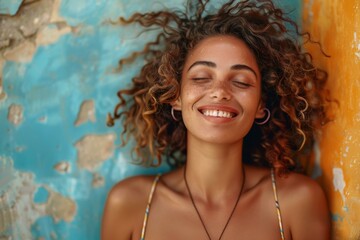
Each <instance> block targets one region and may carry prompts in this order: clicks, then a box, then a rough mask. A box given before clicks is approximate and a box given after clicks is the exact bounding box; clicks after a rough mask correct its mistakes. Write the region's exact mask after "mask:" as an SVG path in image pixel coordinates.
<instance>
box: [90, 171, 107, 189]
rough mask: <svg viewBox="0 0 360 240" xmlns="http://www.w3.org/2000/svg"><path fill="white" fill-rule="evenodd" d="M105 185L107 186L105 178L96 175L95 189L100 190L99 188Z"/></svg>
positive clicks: (94, 178)
mask: <svg viewBox="0 0 360 240" xmlns="http://www.w3.org/2000/svg"><path fill="white" fill-rule="evenodd" d="M104 184H105V178H104V177H103V176H101V175H100V174H98V173H94V174H93V180H92V186H93V187H94V188H99V187H102V186H104Z"/></svg>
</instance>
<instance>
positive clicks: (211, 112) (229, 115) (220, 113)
mask: <svg viewBox="0 0 360 240" xmlns="http://www.w3.org/2000/svg"><path fill="white" fill-rule="evenodd" d="M200 112H201V113H202V114H203V115H205V116H209V117H219V118H234V117H236V113H233V112H227V111H223V110H208V109H204V110H200Z"/></svg>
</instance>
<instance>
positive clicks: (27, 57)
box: [3, 41, 36, 62]
mask: <svg viewBox="0 0 360 240" xmlns="http://www.w3.org/2000/svg"><path fill="white" fill-rule="evenodd" d="M35 51H36V46H35V44H34V43H32V42H30V41H24V42H22V43H20V44H18V45H17V46H15V47H13V48H9V49H6V50H5V51H4V54H3V56H4V58H5V59H6V60H8V61H14V62H30V61H31V60H32V58H33V56H34V53H35Z"/></svg>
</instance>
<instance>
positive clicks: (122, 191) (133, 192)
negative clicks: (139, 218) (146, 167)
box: [108, 176, 154, 205]
mask: <svg viewBox="0 0 360 240" xmlns="http://www.w3.org/2000/svg"><path fill="white" fill-rule="evenodd" d="M153 181H154V176H134V177H130V178H126V179H124V180H122V181H120V182H118V183H117V184H116V185H114V186H113V187H112V189H111V191H110V193H109V195H108V201H111V202H114V203H118V204H124V203H125V204H126V205H127V204H131V205H132V204H136V203H137V202H139V201H140V202H141V201H142V200H144V199H143V198H145V199H146V198H147V196H148V195H147V192H149V191H150V188H151V185H152V182H153ZM134 200H135V201H134Z"/></svg>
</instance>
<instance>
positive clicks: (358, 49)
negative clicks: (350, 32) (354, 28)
mask: <svg viewBox="0 0 360 240" xmlns="http://www.w3.org/2000/svg"><path fill="white" fill-rule="evenodd" d="M352 48H353V49H354V54H355V56H356V57H357V59H358V60H360V39H357V34H356V32H354V42H353V44H352Z"/></svg>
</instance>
